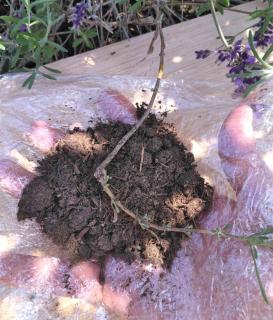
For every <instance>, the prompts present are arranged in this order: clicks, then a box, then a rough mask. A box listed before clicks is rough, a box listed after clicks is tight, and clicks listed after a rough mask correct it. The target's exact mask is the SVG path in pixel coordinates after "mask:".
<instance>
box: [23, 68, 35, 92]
mask: <svg viewBox="0 0 273 320" xmlns="http://www.w3.org/2000/svg"><path fill="white" fill-rule="evenodd" d="M36 75H37V73H36V70H35V71H33V72H32V74H31V75H30V76H29V77H28V78H27V79H26V80H25V81H24V83H23V87H27V88H28V89H31V88H32V86H33V83H34V80H35V78H36Z"/></svg>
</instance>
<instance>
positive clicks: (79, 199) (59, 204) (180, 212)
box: [17, 115, 213, 268]
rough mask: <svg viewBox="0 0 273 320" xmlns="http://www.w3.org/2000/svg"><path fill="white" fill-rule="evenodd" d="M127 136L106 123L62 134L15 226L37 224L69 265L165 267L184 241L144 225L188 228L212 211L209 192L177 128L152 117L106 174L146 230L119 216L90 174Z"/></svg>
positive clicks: (23, 202)
mask: <svg viewBox="0 0 273 320" xmlns="http://www.w3.org/2000/svg"><path fill="white" fill-rule="evenodd" d="M130 129H131V125H127V124H123V123H120V122H115V123H111V122H110V123H108V124H104V123H99V124H97V125H96V127H95V128H93V129H92V128H88V129H87V130H86V131H81V130H79V129H75V130H74V131H73V132H69V133H67V134H66V136H65V137H64V138H63V139H62V140H61V141H59V142H58V143H57V144H56V145H55V146H54V148H53V149H52V150H51V152H50V153H49V154H48V155H47V156H46V157H45V158H44V159H42V160H41V161H40V162H39V166H38V169H37V171H38V174H39V175H38V176H37V177H36V178H34V179H33V180H32V181H31V182H30V183H29V184H28V185H27V186H26V187H25V189H24V190H23V193H22V197H21V199H20V201H19V205H18V206H19V209H18V214H17V217H18V220H23V219H27V218H35V219H36V220H37V222H38V223H40V225H41V226H42V229H43V231H44V232H45V233H46V234H47V235H48V236H49V237H50V238H52V239H53V241H54V242H55V243H57V244H58V245H61V246H63V247H64V248H66V249H69V250H70V251H71V253H72V256H73V258H75V257H77V259H89V258H94V259H98V260H100V261H103V259H104V258H105V257H106V256H107V255H108V254H112V255H114V256H116V257H119V258H121V259H124V260H126V261H127V262H132V261H134V260H139V261H143V260H148V261H150V262H152V263H153V264H154V265H160V266H163V267H167V268H168V267H170V265H171V262H172V260H173V258H174V257H175V254H176V251H177V250H178V249H179V248H180V241H181V239H182V238H183V237H185V235H184V234H183V233H173V232H159V231H157V230H154V232H149V231H148V230H147V229H145V221H146V222H147V223H148V222H149V223H155V224H157V225H160V226H166V227H184V226H190V225H192V224H193V223H194V222H195V221H196V219H197V217H198V216H199V215H200V214H201V212H204V211H205V210H206V209H208V208H209V207H210V204H211V199H212V193H213V190H212V187H210V186H209V185H208V184H206V183H205V182H204V179H203V178H202V177H200V175H199V174H198V172H197V171H196V165H195V163H194V156H193V154H192V153H190V152H189V151H187V150H186V148H185V147H184V145H183V144H182V142H181V141H180V140H179V139H178V138H177V135H176V130H175V127H174V126H173V125H172V124H166V123H164V122H163V121H162V120H158V119H156V117H155V116H154V115H150V116H149V118H148V119H147V120H146V121H145V123H144V125H143V126H142V127H140V128H139V129H138V131H137V132H136V133H135V134H134V135H133V136H132V137H131V139H130V140H129V141H128V142H127V143H126V144H125V146H124V147H123V148H122V149H121V150H120V152H119V153H118V154H117V155H116V157H115V159H114V160H113V161H112V162H111V163H110V164H109V165H108V167H107V172H108V176H109V180H108V184H109V186H110V187H111V190H112V191H113V193H114V194H115V197H116V199H118V200H119V201H121V202H122V203H123V204H124V206H126V207H127V208H128V209H129V210H131V211H132V212H134V213H135V214H136V215H137V216H138V217H139V218H140V220H141V221H142V222H143V224H142V225H140V224H139V223H138V222H137V221H135V220H133V219H132V218H131V217H128V216H127V215H126V214H125V213H123V212H122V211H120V212H119V210H118V209H117V208H116V206H115V203H111V201H110V200H109V198H108V196H107V195H106V194H105V193H104V191H103V190H102V187H101V185H100V184H99V182H98V181H97V180H96V178H95V177H94V172H95V170H96V168H97V167H98V166H99V165H100V163H101V162H102V161H103V160H104V159H105V158H106V157H107V155H108V154H109V152H110V151H111V150H112V149H113V148H114V147H115V146H116V144H117V143H118V142H119V140H120V139H121V138H122V137H123V136H124V135H125V134H126V133H127V132H128V131H129V130H130Z"/></svg>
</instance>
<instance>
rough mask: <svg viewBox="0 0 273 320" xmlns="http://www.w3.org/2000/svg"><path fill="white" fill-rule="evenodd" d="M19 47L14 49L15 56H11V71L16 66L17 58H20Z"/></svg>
mask: <svg viewBox="0 0 273 320" xmlns="http://www.w3.org/2000/svg"><path fill="white" fill-rule="evenodd" d="M21 50H22V49H21V47H20V46H19V47H18V48H17V49H16V51H15V54H14V55H13V56H12V58H11V65H10V67H11V69H13V68H14V67H15V66H16V64H17V62H18V60H19V57H20V54H21Z"/></svg>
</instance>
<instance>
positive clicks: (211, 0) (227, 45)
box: [210, 0, 229, 49]
mask: <svg viewBox="0 0 273 320" xmlns="http://www.w3.org/2000/svg"><path fill="white" fill-rule="evenodd" d="M210 6H211V13H212V17H213V21H214V24H215V26H216V29H217V32H218V34H219V37H220V39H221V40H222V42H223V44H224V46H225V47H226V49H229V44H228V42H227V39H226V38H225V36H224V33H223V31H222V29H221V27H220V24H219V21H218V19H217V16H216V11H215V7H214V3H213V0H210Z"/></svg>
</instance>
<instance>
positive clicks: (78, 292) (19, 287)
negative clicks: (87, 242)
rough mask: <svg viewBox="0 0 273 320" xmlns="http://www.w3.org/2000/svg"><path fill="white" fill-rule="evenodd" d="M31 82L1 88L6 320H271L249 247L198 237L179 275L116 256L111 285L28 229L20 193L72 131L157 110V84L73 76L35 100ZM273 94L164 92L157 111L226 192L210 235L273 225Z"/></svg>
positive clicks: (32, 226)
mask: <svg viewBox="0 0 273 320" xmlns="http://www.w3.org/2000/svg"><path fill="white" fill-rule="evenodd" d="M23 78H24V75H14V76H6V77H3V78H2V79H0V85H1V95H0V112H1V129H0V130H1V149H0V186H1V189H2V191H1V193H0V203H1V206H0V208H1V209H0V254H1V256H0V297H1V301H0V318H1V320H2V319H20V320H28V319H42V320H43V319H91V318H92V319H116V318H117V319H123V318H124V319H127V318H128V319H190V318H192V319H201V320H203V319H228V320H229V319H230V320H231V319H257V320H258V319H272V314H273V309H272V307H271V306H270V305H266V304H265V303H264V302H263V300H262V298H261V295H260V291H259V286H258V284H257V280H256V275H255V270H254V265H253V261H252V259H251V256H250V252H249V248H248V247H247V246H244V245H243V244H241V243H239V242H236V241H231V240H225V241H224V240H217V239H215V238H212V237H209V236H201V235H197V234H195V235H193V236H192V237H191V238H190V239H189V240H187V241H184V243H183V245H182V248H181V250H180V251H179V253H178V256H177V258H176V259H175V261H174V263H173V266H172V269H171V270H169V271H164V270H159V269H154V268H153V267H152V266H150V265H144V266H143V265H138V264H136V263H133V264H132V265H128V264H126V263H124V262H121V261H117V260H115V259H113V258H111V257H109V259H108V261H107V264H106V283H105V285H104V286H103V287H102V286H101V285H100V284H99V283H98V281H97V270H96V268H93V267H92V268H89V266H87V265H84V264H83V265H81V266H79V267H78V269H77V267H76V269H75V268H74V269H73V268H72V269H71V268H70V266H69V265H68V263H67V262H66V253H65V252H63V251H62V250H60V248H58V247H56V246H55V245H54V244H52V242H51V241H50V239H48V238H47V237H46V236H45V235H44V234H43V233H42V232H41V230H40V227H39V225H38V224H37V223H36V222H35V221H25V222H20V223H19V222H18V221H17V219H16V211H17V202H18V196H19V195H20V191H21V190H22V187H23V186H24V185H25V184H26V183H27V182H28V181H29V179H31V177H33V175H34V174H35V165H36V163H37V160H38V159H39V158H41V157H42V156H43V153H44V152H46V151H47V150H48V148H49V147H50V146H51V145H52V143H54V141H55V140H56V139H58V137H60V136H62V134H63V132H65V130H67V129H68V128H70V127H73V126H82V127H83V128H85V127H87V126H88V125H89V124H90V123H88V121H89V120H90V119H91V118H92V119H98V118H100V119H102V120H107V119H114V120H122V121H126V122H128V123H133V122H134V121H135V118H134V115H133V111H132V105H131V103H130V102H129V101H131V102H132V103H136V102H142V101H146V102H147V101H149V97H150V95H151V88H152V87H153V84H154V80H152V79H144V78H136V77H102V76H73V77H59V79H58V81H56V82H53V81H48V80H45V79H38V81H37V83H35V85H34V87H33V89H32V90H30V91H29V90H26V89H23V88H22V87H21V83H22V81H23ZM272 86H273V81H272V82H271V83H270V82H268V83H267V84H266V85H264V86H263V87H260V88H259V90H257V91H256V92H255V93H254V94H252V95H251V96H250V97H249V98H248V99H247V100H245V101H238V100H237V101H236V100H232V98H231V96H230V92H228V91H226V90H224V89H223V87H224V85H223V84H222V83H206V82H202V81H196V82H191V83H184V82H183V81H180V82H179V81H163V82H162V85H161V88H160V91H159V94H158V97H157V103H156V106H155V109H154V110H155V112H157V111H158V110H159V106H162V108H163V109H164V110H166V111H168V116H167V119H166V121H170V122H174V123H175V125H176V127H177V129H178V133H179V135H180V137H181V139H182V141H183V142H184V144H185V145H186V146H187V147H188V148H189V149H190V150H191V151H192V152H193V153H194V155H195V158H196V162H197V166H198V170H199V172H200V174H201V175H202V176H203V177H205V179H206V180H207V181H208V182H210V183H211V184H212V185H213V186H214V188H215V195H214V201H213V207H212V209H211V211H210V212H209V213H208V214H206V215H204V216H203V217H202V219H201V221H200V222H199V223H200V225H201V226H202V227H208V228H216V227H219V226H221V227H223V226H224V225H226V224H232V229H231V230H230V231H231V232H232V233H234V234H240V235H243V234H244V235H246V234H249V233H250V232H256V231H258V230H259V228H261V227H265V226H268V225H273V139H272V138H273V129H272V128H273V108H272V104H273V93H272V92H270V88H272ZM120 94H122V95H124V96H125V97H126V98H124V97H121V96H120ZM162 108H161V109H160V111H161V112H162ZM272 262H273V252H272V250H271V249H259V257H258V267H259V270H260V274H261V280H262V282H263V283H264V286H265V289H266V293H267V296H268V297H269V300H270V301H271V302H272V303H273V263H272ZM162 275H163V276H162ZM85 276H86V277H85ZM67 277H69V284H65V282H66V280H65V279H67Z"/></svg>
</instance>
